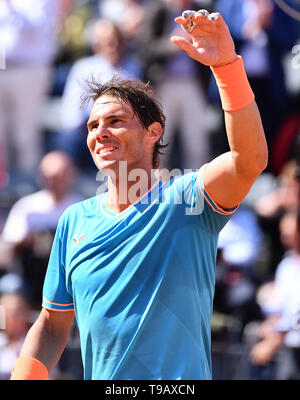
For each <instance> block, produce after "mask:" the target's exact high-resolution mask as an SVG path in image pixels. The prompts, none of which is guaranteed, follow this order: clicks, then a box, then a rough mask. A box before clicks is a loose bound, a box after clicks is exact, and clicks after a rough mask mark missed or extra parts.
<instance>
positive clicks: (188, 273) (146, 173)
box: [11, 10, 267, 380]
mask: <svg viewBox="0 0 300 400" xmlns="http://www.w3.org/2000/svg"><path fill="white" fill-rule="evenodd" d="M176 22H178V23H179V24H181V26H182V27H183V28H184V29H185V31H186V32H188V33H189V35H190V37H191V41H188V40H187V39H185V38H182V37H179V36H175V37H172V38H171V41H172V42H173V43H174V44H175V45H177V46H179V48H180V49H182V50H184V51H186V52H187V54H188V55H189V56H190V57H192V58H194V59H196V60H197V61H198V62H200V63H202V64H204V65H206V66H209V67H211V69H212V72H213V74H214V76H215V78H216V82H217V84H218V87H219V91H220V97H221V101H222V108H223V109H224V112H225V123H226V131H227V136H228V141H229V145H230V151H229V152H228V153H225V154H222V155H221V156H219V157H217V158H216V159H214V160H212V161H211V162H210V163H208V164H206V165H204V166H202V167H201V168H200V169H199V170H198V171H196V172H191V173H188V174H184V175H181V176H177V177H175V178H174V179H171V180H169V181H165V180H163V179H160V178H159V174H157V171H156V172H155V171H154V170H155V169H157V167H158V165H159V152H160V150H161V147H162V136H163V129H164V123H165V121H164V115H163V112H162V110H161V108H160V105H159V103H157V102H156V100H155V99H154V97H153V94H152V92H151V88H150V87H149V85H145V84H144V83H142V82H139V81H122V80H117V79H113V80H112V81H109V82H107V83H106V84H105V85H103V86H101V85H97V84H96V83H95V82H94V84H93V85H92V87H91V89H90V91H89V94H88V96H89V97H91V98H93V101H94V103H93V108H92V111H91V115H90V118H89V122H88V137H87V144H88V147H89V150H90V152H91V155H92V157H93V160H94V162H95V164H96V166H97V168H98V169H99V170H100V171H102V172H103V173H105V174H107V175H108V191H107V192H105V193H103V194H100V195H97V196H95V197H93V198H91V199H88V200H85V201H83V202H81V203H76V204H74V205H72V206H71V207H69V208H68V209H67V210H66V212H65V213H64V214H63V216H62V217H61V219H60V222H59V225H58V228H57V232H56V236H55V239H54V243H53V248H52V251H51V255H50V259H49V265H48V270H47V274H46V277H45V283H44V289H43V303H42V306H43V307H42V311H41V313H40V315H39V317H38V319H37V321H36V322H35V323H34V324H33V326H32V327H31V329H30V331H29V332H28V334H27V337H26V339H25V342H24V345H23V348H22V350H21V354H20V356H19V358H18V360H17V362H16V364H15V367H14V370H13V372H12V376H11V379H22V380H24V379H25V380H29V379H47V377H48V374H49V373H50V372H51V370H52V369H53V368H54V366H55V365H56V364H57V362H58V361H59V358H60V356H61V354H62V352H63V350H64V348H65V345H66V342H67V339H68V334H69V329H70V327H71V324H72V322H73V319H74V316H75V317H76V321H77V324H78V328H79V332H80V340H81V350H82V360H83V366H84V378H85V379H105V380H111V379H121V380H123V379H124V380H125V379H155V380H156V379H164V380H166V379H199V380H202V379H211V377H212V373H211V355H210V350H211V349H210V336H211V335H210V318H211V314H212V305H213V294H214V282H215V258H216V250H217V240H218V233H219V232H220V230H221V229H222V227H223V226H224V225H225V223H226V222H227V221H228V220H229V218H230V216H231V215H232V213H233V212H234V211H235V210H236V209H237V207H238V205H239V203H240V202H241V201H242V200H243V199H244V197H245V196H246V194H247V193H248V191H249V190H250V188H251V186H252V184H253V183H254V181H255V180H256V178H257V177H258V175H259V174H260V173H261V172H262V171H263V170H264V168H265V167H266V164H267V147H266V141H265V137H264V131H263V127H262V123H261V119H260V115H259V111H258V109H257V106H256V103H255V100H254V95H253V92H252V90H251V88H250V86H249V83H248V80H247V77H246V74H245V70H244V67H243V60H242V58H241V57H240V56H238V55H237V54H236V52H235V48H234V43H233V40H232V38H231V35H230V32H229V30H228V27H227V25H226V23H225V22H224V20H223V18H222V16H221V15H220V14H218V13H214V14H208V12H207V11H205V10H200V11H198V12H194V11H187V12H185V13H184V14H183V15H182V16H181V17H178V18H177V19H176ZM182 95H183V96H184V93H183V94H182ZM186 101H187V102H188V101H189V99H188V98H186ZM199 146H201V143H199ZM199 167H200V166H199ZM124 175H125V176H124ZM137 176H139V182H138V184H137V182H136V177H137ZM136 185H138V189H137V186H136ZM135 192H137V194H136V196H133V194H132V193H135ZM136 197H138V198H136ZM179 200H181V201H179Z"/></svg>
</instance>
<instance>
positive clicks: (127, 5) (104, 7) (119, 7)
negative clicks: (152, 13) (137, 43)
mask: <svg viewBox="0 0 300 400" xmlns="http://www.w3.org/2000/svg"><path fill="white" fill-rule="evenodd" d="M140 3H141V1H140V0H117V1H116V0H115V1H114V2H113V4H112V2H111V1H109V0H101V1H99V11H100V15H101V17H102V18H105V19H108V20H110V21H112V22H113V23H115V24H116V25H118V27H119V28H120V30H121V32H122V34H123V35H124V37H125V39H126V41H130V40H132V39H133V40H134V39H135V38H136V36H137V35H138V32H139V30H140V29H141V27H142V24H143V21H144V18H145V9H144V7H143V6H142V5H141V4H140Z"/></svg>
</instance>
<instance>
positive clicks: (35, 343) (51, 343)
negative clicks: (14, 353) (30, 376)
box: [20, 319, 67, 373]
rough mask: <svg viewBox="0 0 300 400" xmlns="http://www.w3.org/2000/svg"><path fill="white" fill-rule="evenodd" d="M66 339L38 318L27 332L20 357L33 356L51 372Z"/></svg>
mask: <svg viewBox="0 0 300 400" xmlns="http://www.w3.org/2000/svg"><path fill="white" fill-rule="evenodd" d="M66 341H67V337H66V338H63V337H61V336H59V335H57V334H55V333H54V332H53V330H52V329H51V326H47V324H45V323H44V322H43V321H41V320H39V319H38V320H37V321H36V322H35V323H34V324H33V325H32V327H31V328H30V330H29V331H28V333H27V336H26V338H25V341H24V344H23V347H22V350H21V353H20V357H33V358H35V359H37V360H39V361H40V362H42V363H43V364H44V365H45V367H46V368H47V370H48V371H49V373H50V372H51V371H52V369H53V368H54V367H55V366H56V364H57V363H58V361H59V359H60V356H61V354H62V352H63V350H64V348H65V345H66Z"/></svg>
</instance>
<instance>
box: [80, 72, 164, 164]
mask: <svg viewBox="0 0 300 400" xmlns="http://www.w3.org/2000/svg"><path fill="white" fill-rule="evenodd" d="M86 83H87V88H86V91H85V93H84V94H83V95H82V96H81V100H82V104H86V103H88V102H89V101H90V100H92V101H93V102H95V101H96V100H97V99H98V98H99V97H101V96H103V95H104V94H110V95H112V96H114V97H117V98H119V99H120V100H122V101H124V102H125V103H127V104H130V105H131V107H132V109H133V112H134V114H135V115H136V116H137V117H138V118H139V120H140V121H141V123H142V125H143V127H144V128H146V129H147V128H148V127H149V126H150V125H151V124H152V123H153V122H159V123H160V124H161V126H162V128H163V132H164V128H165V122H166V117H165V115H164V113H163V110H162V106H161V104H160V102H159V101H158V100H157V99H156V98H155V97H154V92H153V89H152V87H151V86H150V84H149V83H144V82H142V81H140V80H137V79H134V80H133V79H121V78H120V77H119V76H116V75H115V76H114V77H113V78H112V79H111V80H109V81H107V82H105V83H104V84H101V83H99V82H97V81H96V80H95V78H92V79H91V80H89V81H87V82H86ZM165 147H167V145H166V144H163V134H162V136H161V137H160V139H159V140H158V141H157V142H156V143H155V146H154V151H153V161H152V162H153V166H154V167H158V166H159V154H162V151H161V150H162V149H163V148H165Z"/></svg>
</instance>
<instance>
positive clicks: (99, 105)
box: [91, 95, 134, 118]
mask: <svg viewBox="0 0 300 400" xmlns="http://www.w3.org/2000/svg"><path fill="white" fill-rule="evenodd" d="M116 113H117V114H118V115H124V116H125V115H128V116H130V117H132V116H133V114H134V112H133V109H132V107H131V105H130V104H127V103H126V102H125V101H123V100H121V99H119V98H117V97H114V96H111V95H103V96H101V97H99V98H98V99H97V100H96V101H95V103H94V105H93V107H92V110H91V118H92V117H94V118H95V117H98V118H99V117H103V118H105V117H107V116H109V115H111V114H116Z"/></svg>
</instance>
